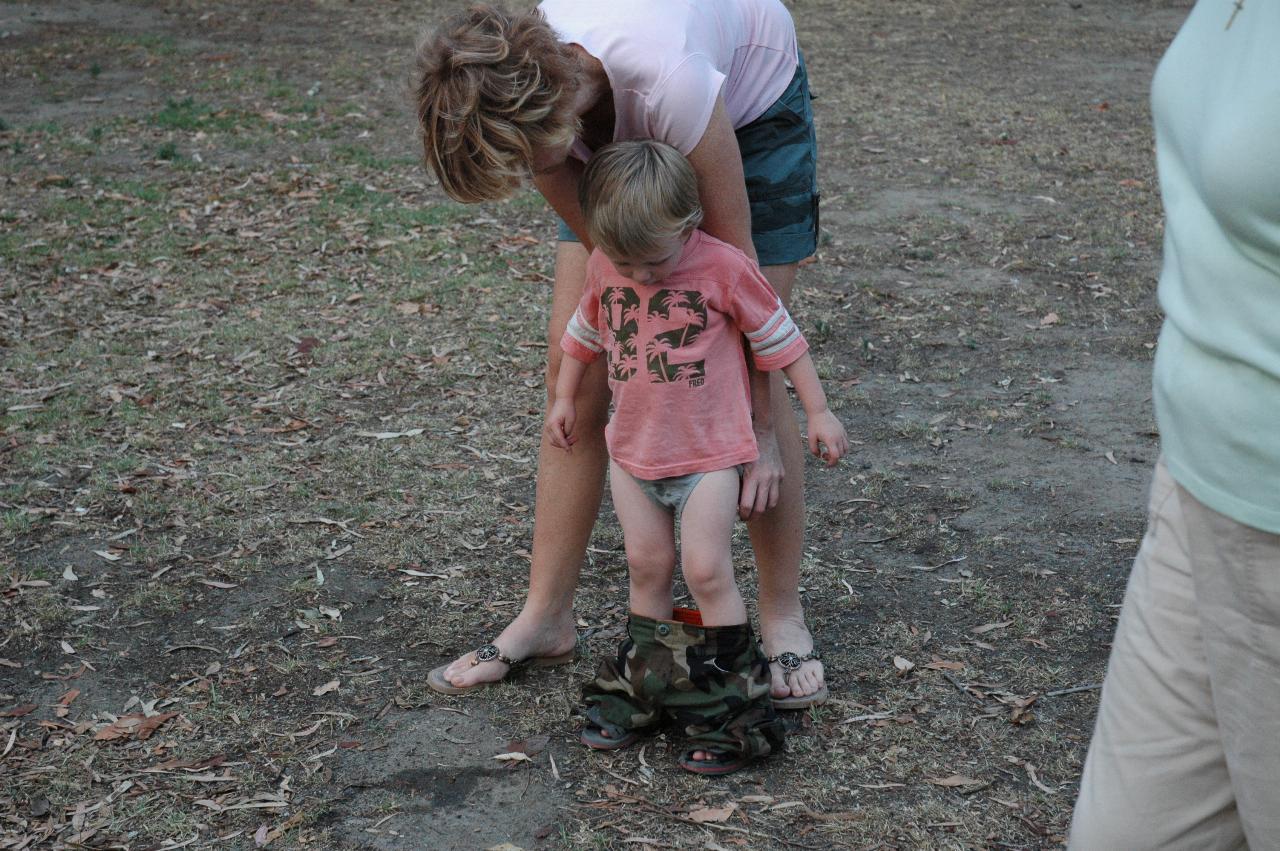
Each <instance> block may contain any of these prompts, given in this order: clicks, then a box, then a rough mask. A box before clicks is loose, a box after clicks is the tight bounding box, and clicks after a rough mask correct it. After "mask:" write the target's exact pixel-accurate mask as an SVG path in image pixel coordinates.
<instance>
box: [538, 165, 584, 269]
mask: <svg viewBox="0 0 1280 851" xmlns="http://www.w3.org/2000/svg"><path fill="white" fill-rule="evenodd" d="M582 169H583V165H582V163H581V162H580V161H579V160H576V159H574V158H573V157H568V158H566V159H565V161H564V162H562V163H560V164H559V165H557V166H552V167H551V168H549V169H546V170H544V171H539V172H535V173H534V175H533V185H534V186H536V187H537V188H538V191H539V192H541V193H542V197H543V198H546V199H547V203H548V204H550V205H551V209H553V210H555V211H556V215H558V216H559V217H560V218H562V219H564V221H565V224H567V225H568V226H569V229H570V230H572V231H573V232H574V234H575V235H577V237H578V239H580V240H581V241H582V247H583V248H585V249H587V253H588V254H590V253H591V248H592V245H591V240H590V239H588V238H587V220H586V218H584V217H583V215H582V207H581V205H579V204H578V183H579V182H580V181H581V180H582Z"/></svg>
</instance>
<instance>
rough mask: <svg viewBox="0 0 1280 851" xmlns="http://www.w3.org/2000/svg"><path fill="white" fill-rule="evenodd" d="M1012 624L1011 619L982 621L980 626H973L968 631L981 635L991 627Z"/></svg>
mask: <svg viewBox="0 0 1280 851" xmlns="http://www.w3.org/2000/svg"><path fill="white" fill-rule="evenodd" d="M1012 624H1013V621H1000V622H998V623H984V624H983V625H982V626H975V627H974V628H973V629H971V630H969V631H970V632H972V633H973V634H974V635H982V634H984V633H987V632H991V630H993V629H1004V628H1005V627H1006V626H1011V625H1012Z"/></svg>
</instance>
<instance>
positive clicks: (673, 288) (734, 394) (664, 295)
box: [560, 231, 809, 480]
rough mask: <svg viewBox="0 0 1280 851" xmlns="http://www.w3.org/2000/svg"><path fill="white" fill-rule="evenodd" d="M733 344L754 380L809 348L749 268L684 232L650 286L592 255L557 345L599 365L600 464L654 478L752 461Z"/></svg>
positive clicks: (742, 377)
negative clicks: (604, 364)
mask: <svg viewBox="0 0 1280 851" xmlns="http://www.w3.org/2000/svg"><path fill="white" fill-rule="evenodd" d="M743 335H746V338H747V340H748V342H749V343H750V345H751V352H752V357H753V360H754V361H755V364H756V368H757V369H760V370H774V369H781V368H783V367H785V366H788V365H790V364H791V363H792V362H794V361H795V360H796V359H797V358H799V357H800V356H801V355H803V354H804V353H805V352H806V351H808V349H809V344H808V343H807V342H806V341H805V339H804V336H803V335H802V334H801V333H800V329H799V328H797V327H796V324H795V322H793V321H792V320H791V316H790V314H788V313H787V309H786V308H785V307H783V306H782V301H781V300H780V299H779V298H778V294H777V293H776V292H774V291H773V288H772V287H771V286H769V282H768V281H767V280H765V277H764V276H763V275H762V274H760V270H759V268H757V267H756V265H755V264H754V263H752V262H751V261H750V260H749V259H747V256H746V255H745V254H743V253H742V252H741V251H739V250H738V249H736V248H734V247H733V246H731V245H729V244H727V243H724V242H721V241H720V240H718V239H716V238H715V237H712V236H709V235H708V234H705V233H703V232H702V231H694V232H693V235H692V236H690V238H689V241H688V242H687V243H686V244H685V247H684V252H683V254H682V255H681V257H680V264H679V265H678V266H677V267H676V270H675V272H673V273H672V274H671V275H670V276H669V277H667V278H666V279H664V280H662V281H661V282H659V283H657V284H637V283H635V282H634V281H632V280H630V279H629V278H625V277H623V276H622V275H620V274H618V272H617V270H615V269H614V268H613V264H612V263H610V262H609V258H607V257H605V256H604V254H602V253H601V252H600V251H595V252H593V253H592V254H591V259H590V260H589V261H588V262H587V288H586V291H585V292H584V293H583V294H582V301H581V302H580V303H579V304H578V309H577V310H576V311H575V312H574V314H573V318H572V319H571V320H570V321H569V326H568V328H567V329H566V330H565V333H564V337H563V338H562V339H561V341H560V346H561V348H563V349H564V351H565V354H567V355H569V356H570V357H573V358H577V359H578V360H580V361H584V362H586V363H590V362H591V361H593V360H595V359H596V358H597V357H599V356H600V354H601V353H606V354H607V355H608V358H609V387H610V389H611V390H612V391H613V416H612V418H610V420H609V425H608V427H607V428H606V429H605V440H606V442H607V443H608V445H609V455H610V456H611V457H612V458H613V459H614V460H615V461H617V462H618V464H619V465H621V466H622V468H623V469H624V470H626V471H627V472H629V473H631V474H632V475H634V476H636V477H637V478H640V479H650V480H652V479H663V478H667V477H669V476H683V475H687V474H689V473H705V472H710V471H712V470H722V469H725V468H727V467H732V466H734V465H736V464H746V463H749V462H751V461H754V460H755V459H756V457H757V456H758V454H759V453H758V450H757V448H756V440H755V435H754V433H753V432H752V429H751V390H750V386H749V384H748V378H747V363H746V357H745V355H744V353H743V348H742V337H743Z"/></svg>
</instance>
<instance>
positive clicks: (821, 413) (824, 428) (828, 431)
mask: <svg viewBox="0 0 1280 851" xmlns="http://www.w3.org/2000/svg"><path fill="white" fill-rule="evenodd" d="M782 371H783V372H785V373H786V374H787V378H789V379H791V385H792V386H793V387H795V388H796V395H797V396H799V397H800V404H801V405H803V406H804V414H805V418H806V419H807V420H808V421H809V451H810V452H812V453H813V454H814V455H816V456H818V457H819V458H821V459H823V460H824V461H826V462H827V466H828V467H834V466H835V464H836V462H837V461H839V460H840V458H841V457H842V456H844V455H845V453H847V452H848V451H849V438H848V436H847V435H846V434H845V431H844V426H843V425H841V424H840V421H839V420H838V419H836V415H835V414H833V413H831V409H830V408H828V407H827V394H826V393H824V392H822V382H821V381H820V380H819V379H818V370H817V369H816V368H815V367H814V365H813V358H811V357H810V356H809V353H808V352H805V353H804V354H803V355H801V356H800V357H798V358H796V359H795V360H794V361H792V362H791V363H790V364H788V365H787V366H785V367H783V368H782ZM824 446H825V447H826V451H823V449H822V447H824Z"/></svg>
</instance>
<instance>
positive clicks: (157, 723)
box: [93, 712, 178, 742]
mask: <svg viewBox="0 0 1280 851" xmlns="http://www.w3.org/2000/svg"><path fill="white" fill-rule="evenodd" d="M177 715H178V713H177V712H162V713H160V714H159V715H152V716H151V717H150V718H148V717H147V716H145V715H136V714H135V715H121V716H120V717H119V718H117V719H116V720H115V721H113V722H112V723H110V724H108V725H107V726H105V727H103V728H102V729H101V730H99V731H98V732H97V734H96V735H94V737H93V738H94V740H95V741H99V742H108V741H111V740H113V739H127V738H129V737H133V738H134V739H137V740H138V741H146V740H147V739H149V738H151V734H152V733H154V732H155V731H156V730H158V729H160V727H161V726H162V725H163V724H164V723H165V722H166V721H168V720H169V719H170V718H175V717H177Z"/></svg>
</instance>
